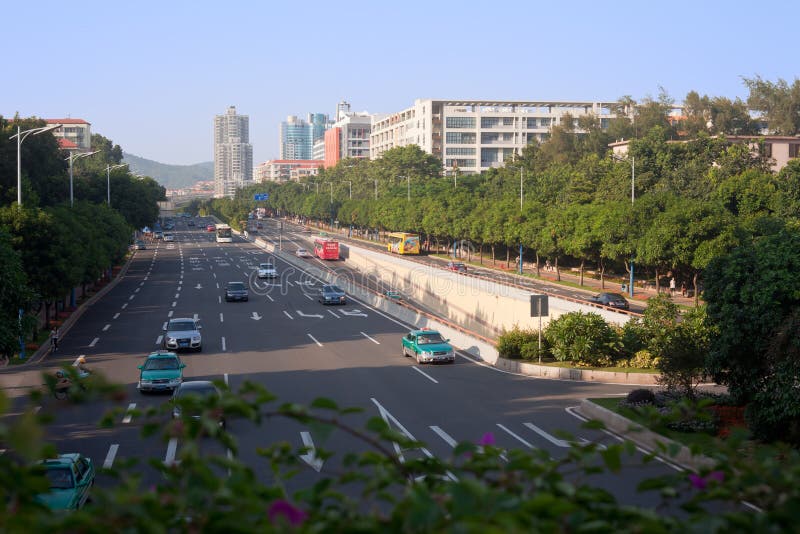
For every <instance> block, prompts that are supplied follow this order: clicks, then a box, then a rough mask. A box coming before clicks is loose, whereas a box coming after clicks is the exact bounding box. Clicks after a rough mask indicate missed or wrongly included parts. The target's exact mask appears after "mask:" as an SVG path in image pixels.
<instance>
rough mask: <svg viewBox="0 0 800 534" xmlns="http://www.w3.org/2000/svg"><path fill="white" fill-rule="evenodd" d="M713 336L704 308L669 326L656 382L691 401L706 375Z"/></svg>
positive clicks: (663, 339) (664, 339) (693, 310)
mask: <svg viewBox="0 0 800 534" xmlns="http://www.w3.org/2000/svg"><path fill="white" fill-rule="evenodd" d="M715 333H716V332H715V329H714V327H713V326H712V325H711V324H710V323H709V321H708V316H707V314H706V308H705V306H702V307H699V308H694V309H692V310H691V311H689V312H688V313H687V314H686V315H684V317H683V321H681V322H680V323H678V324H677V325H673V326H672V330H671V332H669V333H668V334H667V335H666V336H665V337H664V338H662V340H661V342H663V343H664V346H663V353H662V354H660V357H659V361H658V370H659V372H660V373H661V374H660V376H659V383H660V384H662V385H664V386H666V387H667V389H676V390H679V391H680V392H681V393H682V394H683V395H685V396H686V397H687V398H688V399H690V400H694V399H695V397H696V395H695V390H696V388H697V386H698V385H699V384H700V383H701V382H702V380H703V379H704V378H705V375H706V361H705V360H706V356H707V355H708V351H709V348H710V346H711V339H712V337H713V336H714V335H715Z"/></svg>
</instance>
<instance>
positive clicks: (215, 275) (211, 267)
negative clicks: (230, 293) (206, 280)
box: [209, 265, 217, 280]
mask: <svg viewBox="0 0 800 534" xmlns="http://www.w3.org/2000/svg"><path fill="white" fill-rule="evenodd" d="M213 268H214V266H213V265H210V266H209V269H213ZM212 274H213V275H214V279H215V280H216V279H217V273H212Z"/></svg>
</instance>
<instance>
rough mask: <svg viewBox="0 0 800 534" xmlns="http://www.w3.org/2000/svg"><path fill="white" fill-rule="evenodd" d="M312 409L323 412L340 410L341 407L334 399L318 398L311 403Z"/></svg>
mask: <svg viewBox="0 0 800 534" xmlns="http://www.w3.org/2000/svg"><path fill="white" fill-rule="evenodd" d="M311 407H312V408H320V409H323V410H338V409H339V405H337V404H336V403H335V402H334V401H333V400H332V399H328V398H326V397H317V398H316V399H314V400H313V401H311Z"/></svg>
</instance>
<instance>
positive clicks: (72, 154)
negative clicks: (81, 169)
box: [66, 150, 100, 208]
mask: <svg viewBox="0 0 800 534" xmlns="http://www.w3.org/2000/svg"><path fill="white" fill-rule="evenodd" d="M98 152H100V151H99V150H93V151H92V152H81V153H79V154H77V155H76V154H75V152H73V151H72V150H70V151H69V157H68V158H66V159H67V160H68V161H69V207H70V208H71V207H73V205H74V203H75V197H74V195H73V192H72V162H73V161H74V160H76V159H80V158H88V157H89V156H92V155H94V154H97V153H98Z"/></svg>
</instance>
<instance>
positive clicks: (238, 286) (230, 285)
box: [228, 282, 244, 291]
mask: <svg viewBox="0 0 800 534" xmlns="http://www.w3.org/2000/svg"><path fill="white" fill-rule="evenodd" d="M228 289H232V290H233V291H241V290H242V289H244V284H243V283H242V282H228Z"/></svg>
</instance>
